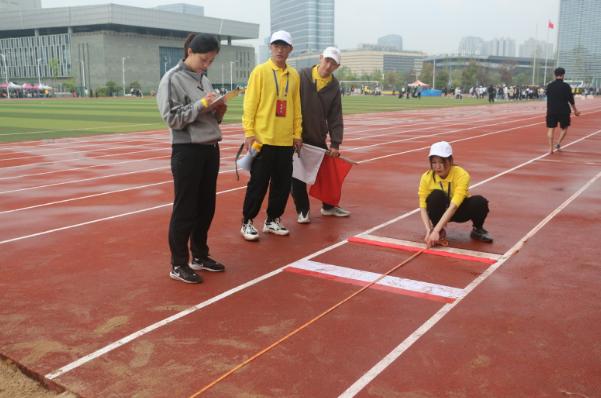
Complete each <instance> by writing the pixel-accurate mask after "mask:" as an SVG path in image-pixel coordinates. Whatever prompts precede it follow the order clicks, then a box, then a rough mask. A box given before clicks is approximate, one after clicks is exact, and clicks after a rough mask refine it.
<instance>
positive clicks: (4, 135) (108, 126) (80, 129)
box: [0, 123, 156, 137]
mask: <svg viewBox="0 0 601 398" xmlns="http://www.w3.org/2000/svg"><path fill="white" fill-rule="evenodd" d="M154 124H156V123H136V124H122V125H116V126H114V125H106V126H96V127H86V128H76V129H64V130H46V131H22V132H19V133H2V134H0V136H3V137H8V136H13V135H28V134H52V133H62V132H65V131H86V130H98V129H105V128H112V129H114V128H120V127H134V126H152V125H154Z"/></svg>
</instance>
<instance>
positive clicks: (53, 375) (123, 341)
mask: <svg viewBox="0 0 601 398" xmlns="http://www.w3.org/2000/svg"><path fill="white" fill-rule="evenodd" d="M535 159H537V158H535ZM530 163H532V161H527V162H524V163H522V165H523V166H525V165H527V164H530ZM512 169H513V170H516V169H517V167H514V168H512ZM500 174H505V172H503V173H500ZM500 174H499V175H500ZM492 179H494V178H491V179H488V180H487V181H492ZM170 205H171V203H168V204H164V205H161V206H157V207H156V208H160V207H166V206H170ZM146 210H148V209H144V210H141V211H139V212H142V211H146ZM149 210H154V208H152V209H149ZM418 211H419V209H414V210H411V211H408V212H406V213H404V214H401V215H400V216H397V217H395V218H393V219H390V220H388V221H386V222H383V223H381V224H379V225H376V226H374V227H372V228H370V229H368V230H366V231H363V232H361V234H369V233H371V232H373V231H377V230H379V229H381V228H384V227H386V226H388V225H390V224H392V223H395V222H397V221H400V220H402V219H405V218H407V217H409V216H411V215H413V214H415V213H417V212H418ZM126 215H129V214H128V213H126V214H120V215H117V216H113V217H111V219H112V218H117V217H122V216H126ZM97 221H101V220H94V221H93V222H97ZM89 223H92V222H89ZM89 223H88V224H89ZM72 227H75V226H69V227H63V228H62V229H68V228H72ZM40 234H43V233H40ZM40 234H34V235H33V236H38V235H40ZM28 237H31V236H28ZM25 238H27V237H20V238H16V239H12V240H10V241H16V240H21V239H25ZM10 241H9V242H10ZM5 242H6V243H9V242H7V241H5ZM5 242H0V244H3V243H5ZM347 243H348V241H347V240H346V239H345V240H342V241H340V242H338V243H335V244H332V245H330V246H327V247H325V248H323V249H321V250H319V251H317V252H314V253H311V254H309V255H308V256H305V257H303V258H302V259H300V260H298V261H302V260H310V259H312V258H314V257H317V256H319V255H321V254H323V253H327V252H329V251H331V250H333V249H335V248H337V247H340V246H343V245H345V244H347ZM290 264H292V263H290ZM290 264H286V265H284V266H282V267H280V268H278V269H276V270H274V271H272V272H270V273H269V274H266V275H263V276H260V277H258V278H256V279H253V280H252V281H249V282H246V283H244V284H243V285H239V286H238V287H235V288H232V289H230V290H228V291H227V292H224V293H222V294H221V295H219V296H218V297H220V299H223V298H226V297H228V296H230V295H232V294H234V293H236V292H239V291H241V290H243V289H245V288H247V287H250V286H253V285H255V284H257V283H259V282H260V281H263V280H265V279H268V278H270V277H271V276H274V275H277V274H278V273H280V272H281V271H282V270H284V269H285V268H286V267H287V266H289V265H290ZM489 269H490V268H489ZM242 286H244V287H243V288H242ZM217 301H219V300H216V299H215V298H211V299H209V300H207V301H205V302H202V303H200V304H197V305H196V306H195V307H191V308H190V309H191V311H190V309H186V310H184V311H182V312H185V315H188V314H191V313H192V312H195V311H196V310H197V309H199V308H204V307H205V306H206V305H208V304H206V305H205V303H208V302H210V303H211V304H212V303H215V302H217ZM196 307H198V308H196ZM178 314H180V313H177V314H174V315H172V316H171V317H169V318H166V319H164V320H162V321H159V322H156V323H154V324H152V325H150V326H148V327H146V328H144V329H141V330H139V331H137V332H134V333H132V334H130V335H128V336H125V337H124V338H122V339H120V340H117V341H116V342H114V343H111V344H109V345H107V346H105V347H103V348H100V349H99V350H97V351H94V352H92V353H90V354H88V355H86V356H84V357H81V358H79V359H77V360H75V361H73V362H71V363H70V364H67V365H65V366H63V367H61V368H60V369H57V370H56V371H54V372H51V373H49V374H47V375H46V377H47V378H49V379H54V378H56V377H58V376H60V375H62V374H64V373H66V372H68V371H70V370H73V369H75V368H77V367H79V366H81V365H83V364H85V363H87V362H90V361H92V360H93V359H95V358H98V357H100V356H101V355H104V354H106V353H107V352H110V351H112V350H114V349H116V348H119V347H121V346H122V345H124V344H127V343H129V342H130V341H132V340H134V339H136V338H138V337H140V336H143V335H145V334H146V333H149V332H151V331H153V330H155V329H158V328H159V327H160V326H165V325H167V324H169V323H171V322H172V321H167V320H168V319H172V318H173V317H176V318H175V319H179V318H181V316H178ZM159 324H160V325H159Z"/></svg>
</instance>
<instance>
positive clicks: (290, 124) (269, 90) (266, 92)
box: [240, 30, 302, 241]
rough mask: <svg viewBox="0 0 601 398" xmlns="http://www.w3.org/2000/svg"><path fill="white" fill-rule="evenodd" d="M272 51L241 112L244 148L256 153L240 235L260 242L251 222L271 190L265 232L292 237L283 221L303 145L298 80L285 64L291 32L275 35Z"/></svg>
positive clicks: (253, 77)
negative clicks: (294, 167) (296, 157)
mask: <svg viewBox="0 0 601 398" xmlns="http://www.w3.org/2000/svg"><path fill="white" fill-rule="evenodd" d="M269 48H270V51H271V58H270V59H269V60H267V62H265V63H263V64H261V65H258V66H257V67H255V69H254V70H253V71H252V72H251V74H250V77H249V79H248V87H247V89H246V93H245V96H244V111H243V114H242V126H243V128H244V136H245V147H246V148H247V149H250V148H254V149H255V150H258V154H257V156H256V157H255V158H254V160H253V163H252V166H251V170H250V180H249V181H248V185H247V186H246V196H245V198H244V205H243V208H242V228H241V229H240V233H241V234H242V236H243V237H244V239H246V240H249V241H255V240H258V239H259V233H258V231H257V229H256V228H255V227H254V225H253V220H254V218H255V217H256V216H257V214H258V213H259V210H260V209H261V205H262V203H263V199H264V198H265V194H266V193H267V188H269V199H268V205H267V218H266V219H265V223H264V224H263V232H267V233H272V234H276V235H288V229H287V228H286V227H284V225H283V224H282V222H281V219H280V217H281V216H282V214H283V213H284V209H285V208H286V202H287V201H288V195H289V194H290V186H291V181H292V154H293V153H294V150H295V149H296V150H299V149H300V146H301V142H302V141H301V132H302V127H301V126H302V116H301V100H300V76H299V74H298V72H297V71H296V69H294V68H292V67H291V66H289V65H287V64H286V60H287V59H288V55H290V53H291V52H292V37H291V36H290V33H288V32H286V31H283V30H280V31H277V32H275V33H273V34H272V35H271V40H270V45H269Z"/></svg>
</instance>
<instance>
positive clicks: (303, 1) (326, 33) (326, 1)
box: [271, 0, 334, 55]
mask: <svg viewBox="0 0 601 398" xmlns="http://www.w3.org/2000/svg"><path fill="white" fill-rule="evenodd" d="M278 30H286V31H288V32H290V34H291V35H292V42H293V44H294V54H295V55H300V54H304V53H308V52H315V51H321V50H323V49H324V48H326V47H328V46H333V45H334V0H271V32H276V31H278Z"/></svg>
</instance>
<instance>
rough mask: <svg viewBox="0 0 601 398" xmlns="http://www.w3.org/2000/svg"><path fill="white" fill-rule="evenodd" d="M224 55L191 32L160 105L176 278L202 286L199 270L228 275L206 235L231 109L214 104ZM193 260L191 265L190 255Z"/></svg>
mask: <svg viewBox="0 0 601 398" xmlns="http://www.w3.org/2000/svg"><path fill="white" fill-rule="evenodd" d="M218 53H219V41H218V40H217V39H216V38H215V37H214V36H211V35H206V34H198V35H196V34H193V33H192V34H190V35H188V38H187V39H186V41H185V44H184V58H183V59H182V60H181V61H180V62H179V63H178V64H177V65H176V66H175V67H174V68H173V69H171V70H169V71H168V72H166V73H165V75H164V76H163V78H162V79H161V82H160V84H159V89H158V93H157V103H158V106H159V110H160V112H161V117H162V118H163V120H165V122H166V123H167V125H168V126H169V130H170V132H171V143H172V146H171V148H172V151H171V173H172V174H173V185H174V189H175V198H174V200H173V211H172V213H171V221H170V223H169V248H170V250H171V273H170V274H169V276H170V277H171V278H172V279H176V280H180V281H182V282H186V283H200V282H202V278H201V277H200V275H198V274H196V273H195V272H194V270H197V271H198V270H207V271H214V272H215V271H224V270H225V267H224V266H223V265H222V264H220V263H218V262H217V261H215V260H213V259H211V258H210V257H209V246H208V245H207V235H208V232H209V227H210V226H211V221H212V220H213V215H214V214H215V202H216V191H217V175H218V174H219V144H218V143H219V141H221V130H220V128H219V123H221V120H222V119H223V115H224V114H225V111H226V109H227V107H226V105H225V104H224V103H223V102H217V103H213V101H214V100H215V99H216V94H215V92H214V91H213V87H212V85H211V82H210V81H209V79H208V78H207V76H206V71H207V69H208V68H209V66H211V64H212V63H213V60H214V59H215V57H217V54H218ZM188 242H190V251H191V252H192V262H191V263H190V264H188V260H189V252H188Z"/></svg>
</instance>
